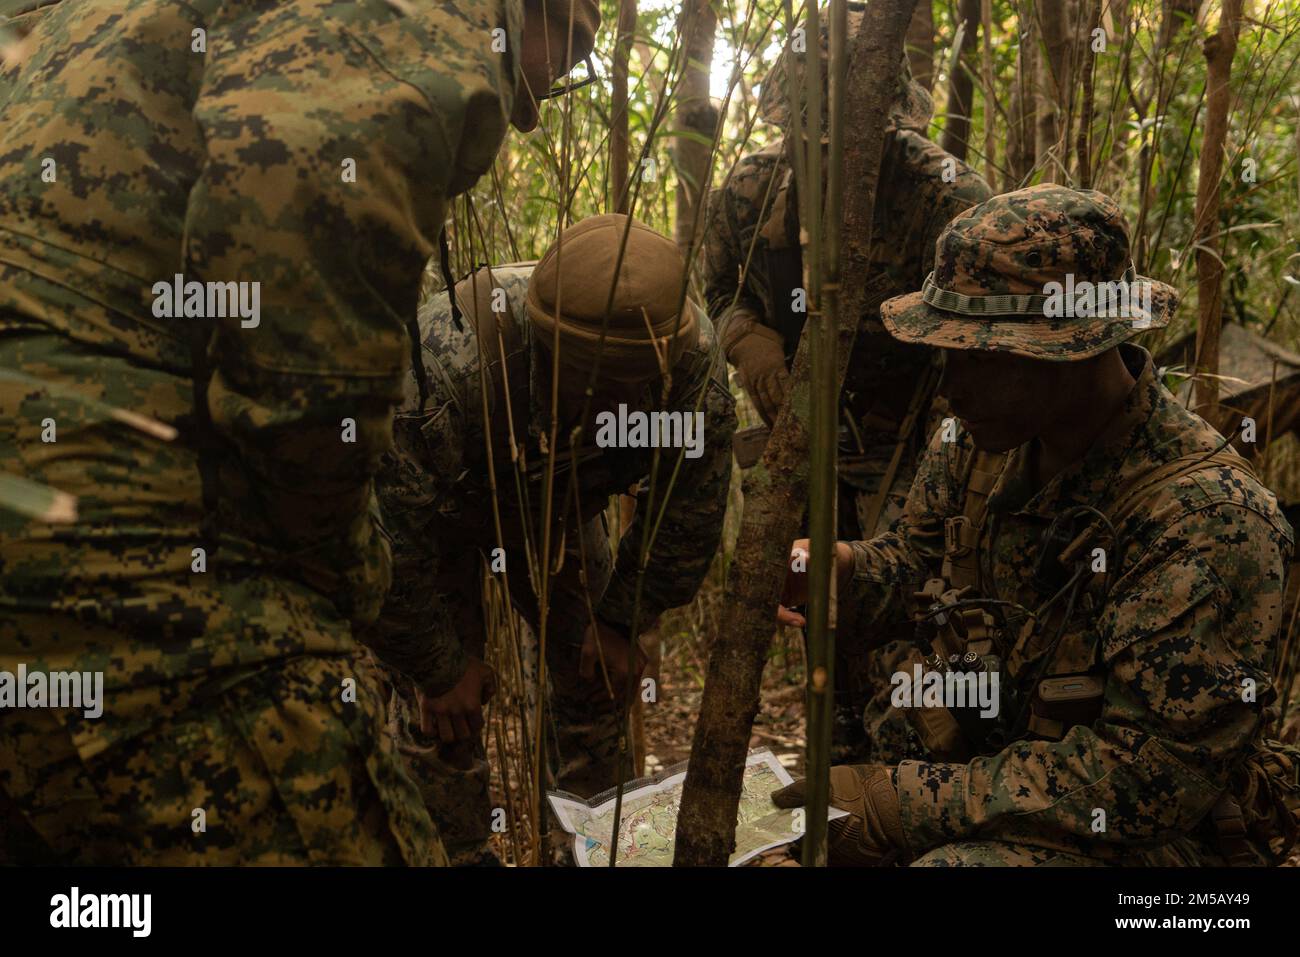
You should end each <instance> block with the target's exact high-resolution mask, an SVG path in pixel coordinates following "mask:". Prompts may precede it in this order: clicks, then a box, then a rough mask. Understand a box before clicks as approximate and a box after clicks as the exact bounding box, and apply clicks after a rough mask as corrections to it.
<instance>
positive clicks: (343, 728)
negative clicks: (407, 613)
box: [0, 656, 447, 866]
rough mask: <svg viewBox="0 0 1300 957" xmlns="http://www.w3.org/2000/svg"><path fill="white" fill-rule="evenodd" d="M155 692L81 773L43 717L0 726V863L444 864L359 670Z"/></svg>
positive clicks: (303, 669)
mask: <svg viewBox="0 0 1300 957" xmlns="http://www.w3.org/2000/svg"><path fill="white" fill-rule="evenodd" d="M348 680H351V681H355V682H356V689H355V695H356V696H355V700H354V701H347V700H345V698H344V695H343V693H342V689H343V688H344V685H345V682H346V681H348ZM169 690H170V694H171V699H170V700H167V699H163V700H162V701H161V702H158V700H157V698H156V696H155V698H154V701H155V703H159V704H160V705H161V712H162V713H163V714H164V715H165V716H166V719H167V720H166V722H165V723H160V724H159V725H157V726H155V727H151V728H149V729H148V730H146V731H144V732H142V733H140V734H138V735H136V736H134V737H132V738H130V739H129V740H125V741H123V742H121V743H120V744H119V745H118V746H117V747H114V748H113V749H111V750H110V751H108V752H107V753H106V754H104V755H103V756H101V757H100V758H99V759H97V760H96V761H95V762H93V764H91V765H90V767H91V769H92V770H93V776H92V775H89V774H87V764H86V762H84V761H83V760H82V757H81V755H80V754H79V753H78V751H77V749H76V747H75V746H74V745H73V743H72V742H71V741H70V740H69V739H68V737H67V735H66V733H64V732H63V729H62V727H61V719H60V717H59V715H58V713H57V712H54V711H51V710H47V709H23V710H20V711H15V712H13V713H11V714H10V715H8V716H6V718H5V720H4V721H0V782H2V784H3V786H2V787H0V820H2V821H3V826H4V833H3V840H0V864H10V865H12V864H29V865H30V864H76V865H90V866H109V865H114V866H121V865H140V864H146V865H158V866H190V865H197V864H203V865H225V866H229V865H252V864H255V865H278V866H284V865H290V864H315V865H334V866H338V865H392V864H398V865H400V864H433V865H440V864H446V863H447V858H446V855H445V854H444V853H443V850H442V847H441V845H440V844H439V841H438V834H437V832H436V831H435V830H434V828H433V825H432V824H431V823H430V821H429V818H428V815H427V814H426V813H425V811H424V808H423V807H422V806H421V804H420V801H419V796H418V795H417V793H416V790H415V787H414V786H413V785H412V783H411V782H410V780H409V779H408V778H407V777H406V776H405V774H404V773H403V772H402V767H401V764H400V763H399V761H398V760H397V759H396V757H395V755H394V753H393V747H392V744H391V743H390V742H389V741H388V740H386V738H385V736H384V735H383V733H382V731H381V728H380V714H379V712H380V710H381V707H382V706H381V702H382V700H383V698H382V693H381V691H380V689H379V688H378V686H376V685H375V684H374V683H373V678H371V677H370V675H369V673H368V672H366V671H365V670H363V669H358V668H354V667H353V666H352V664H351V663H350V662H349V661H348V660H347V659H344V658H322V657H312V656H302V657H297V658H291V659H289V660H287V661H285V662H284V663H283V664H282V666H281V667H277V668H256V669H255V668H247V669H237V670H233V671H226V672H223V673H222V674H221V675H220V676H219V677H216V678H214V679H212V680H204V679H188V680H185V681H182V682H177V683H174V684H172V685H171V686H169ZM106 713H107V712H106ZM196 812H197V813H196Z"/></svg>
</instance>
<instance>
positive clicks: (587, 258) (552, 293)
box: [527, 213, 700, 382]
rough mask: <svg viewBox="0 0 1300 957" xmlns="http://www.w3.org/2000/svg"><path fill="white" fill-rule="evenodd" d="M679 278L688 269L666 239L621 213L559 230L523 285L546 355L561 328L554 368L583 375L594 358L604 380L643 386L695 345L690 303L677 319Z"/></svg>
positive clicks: (694, 311) (696, 335)
mask: <svg viewBox="0 0 1300 957" xmlns="http://www.w3.org/2000/svg"><path fill="white" fill-rule="evenodd" d="M625 231H626V232H627V234H628V235H627V246H626V249H624V251H623V257H622V262H621V264H620V263H619V248H620V247H621V246H622V244H623V234H624V232H625ZM616 267H617V268H618V275H617V285H615V273H614V271H615V268H616ZM685 278H686V263H685V262H684V261H683V260H682V255H681V253H680V252H679V251H678V249H677V244H676V243H674V242H673V241H672V240H671V239H668V238H667V237H666V236H661V235H660V234H659V233H657V232H655V231H654V230H653V229H651V228H650V227H649V226H646V225H645V224H644V223H640V222H637V221H636V220H635V219H630V218H629V217H627V216H624V215H622V214H619V213H607V214H604V215H601V216H592V217H589V218H588V219H584V220H582V221H581V222H579V223H575V224H574V225H573V226H570V227H569V228H568V229H566V230H564V232H562V233H561V234H560V238H559V239H558V240H557V241H556V243H555V245H553V246H552V247H551V248H550V249H549V250H547V252H546V254H545V255H544V256H543V257H542V258H541V259H540V260H539V261H538V263H537V268H536V269H534V270H533V275H532V279H531V280H530V281H529V283H528V301H527V306H528V318H529V320H530V321H531V322H532V324H533V326H534V327H535V328H536V329H537V330H538V331H539V333H540V336H539V338H540V339H541V341H542V342H543V344H545V345H546V346H547V347H548V348H549V347H550V344H551V342H552V341H553V338H554V335H555V327H556V323H557V322H558V323H559V328H560V363H561V364H562V365H564V366H566V367H567V368H569V369H580V370H583V371H586V370H587V369H590V367H591V364H592V363H593V362H594V361H595V359H596V356H597V354H599V355H600V356H601V359H600V374H601V377H602V378H607V379H612V380H616V381H620V382H641V381H649V380H651V379H654V378H655V377H657V376H660V375H662V374H663V373H664V372H665V371H666V370H667V369H671V368H672V367H673V366H674V365H676V364H677V360H678V359H679V358H680V357H681V355H682V353H683V352H684V351H685V350H686V349H688V348H691V347H693V346H694V345H695V344H696V343H697V342H698V341H699V334H700V330H699V322H698V319H697V309H696V307H695V305H694V303H692V302H691V301H690V299H689V298H688V299H687V300H686V308H685V309H684V310H682V314H681V317H680V319H679V317H678V310H677V304H678V301H679V300H680V299H681V293H682V284H683V283H684V282H685ZM561 280H563V282H562V283H561ZM611 288H613V290H614V296H613V301H612V303H611V302H610V290H611ZM557 306H558V310H557ZM607 306H608V309H609V323H608V325H607V326H605V335H604V341H603V343H602V341H601V326H602V325H603V324H604V320H605V312H606V307H607Z"/></svg>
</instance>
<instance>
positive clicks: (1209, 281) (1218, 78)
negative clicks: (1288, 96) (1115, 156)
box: [1193, 0, 1242, 418]
mask: <svg viewBox="0 0 1300 957" xmlns="http://www.w3.org/2000/svg"><path fill="white" fill-rule="evenodd" d="M1241 7H1242V0H1224V3H1223V9H1222V12H1221V14H1220V20H1219V30H1218V32H1217V33H1214V34H1212V35H1210V36H1208V37H1206V38H1205V46H1204V50H1205V87H1206V89H1205V138H1204V139H1203V140H1202V141H1201V169H1200V176H1199V179H1198V181H1197V184H1196V231H1195V233H1194V234H1193V235H1194V236H1195V241H1196V244H1197V245H1198V246H1199V247H1200V248H1198V249H1197V250H1196V299H1197V306H1198V310H1197V312H1198V315H1197V326H1196V371H1197V373H1201V374H1200V375H1198V376H1197V379H1196V411H1197V412H1198V413H1199V414H1200V415H1202V416H1205V417H1206V418H1214V416H1215V414H1216V413H1217V412H1218V409H1219V381H1218V379H1216V378H1214V376H1217V375H1218V373H1219V329H1220V326H1221V325H1222V316H1223V262H1222V260H1221V259H1220V257H1219V250H1220V249H1221V248H1222V247H1223V240H1222V239H1220V238H1218V237H1216V236H1215V234H1216V233H1218V232H1219V203H1220V188H1221V186H1222V180H1223V152H1224V144H1225V142H1226V140H1227V136H1228V110H1229V107H1230V106H1231V104H1232V88H1231V85H1230V81H1231V79H1232V57H1233V54H1234V53H1236V52H1237V30H1238V29H1239V28H1240V26H1241ZM1206 374H1208V375H1206Z"/></svg>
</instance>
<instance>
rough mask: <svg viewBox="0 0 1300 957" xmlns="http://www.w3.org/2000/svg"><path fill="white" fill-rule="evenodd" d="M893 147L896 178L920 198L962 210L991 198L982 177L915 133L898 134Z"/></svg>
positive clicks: (907, 131)
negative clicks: (895, 152)
mask: <svg viewBox="0 0 1300 957" xmlns="http://www.w3.org/2000/svg"><path fill="white" fill-rule="evenodd" d="M895 143H896V146H895V148H896V149H897V150H898V163H897V164H896V166H895V168H896V169H897V170H898V175H899V177H900V178H902V179H904V180H906V181H907V183H908V184H909V185H910V186H911V187H912V188H913V189H915V190H919V191H920V192H919V196H920V198H925V197H930V198H931V199H932V201H933V202H935V203H936V204H941V205H944V206H945V207H946V208H954V209H956V208H957V207H961V209H966V208H968V207H970V206H975V205H977V204H979V203H982V202H984V201H985V200H986V199H988V198H989V197H991V196H992V195H993V190H992V189H990V188H989V184H988V183H987V182H985V181H984V177H983V176H981V175H980V174H979V173H977V172H975V170H973V169H972V168H971V167H970V166H968V165H967V164H966V163H965V162H963V161H962V160H959V159H958V158H957V157H955V156H953V155H952V154H951V153H949V152H948V151H947V150H945V149H944V148H943V147H941V146H940V145H939V144H938V143H936V142H934V141H933V140H931V139H928V138H926V137H925V136H922V135H921V134H920V133H918V132H916V131H915V130H899V131H898V132H897V133H896V134H895ZM916 198H917V197H916V196H914V197H913V200H915V199H916ZM958 211H960V210H958Z"/></svg>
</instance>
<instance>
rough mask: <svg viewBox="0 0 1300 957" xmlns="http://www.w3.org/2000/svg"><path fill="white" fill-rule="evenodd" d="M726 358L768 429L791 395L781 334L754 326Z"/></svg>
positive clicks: (765, 327)
mask: <svg viewBox="0 0 1300 957" xmlns="http://www.w3.org/2000/svg"><path fill="white" fill-rule="evenodd" d="M727 358H728V359H729V360H730V361H731V364H732V365H734V366H735V367H736V371H738V372H739V373H740V384H741V385H742V386H743V387H744V389H745V392H746V393H747V394H748V395H749V399H750V401H751V402H753V403H754V408H756V409H758V414H759V415H761V416H762V417H763V422H764V423H766V424H767V425H768V426H771V425H772V424H773V423H774V422H775V421H776V417H777V416H778V415H780V414H781V407H782V406H783V405H785V397H786V395H788V394H789V392H790V373H789V372H788V371H787V370H786V367H785V347H784V345H783V344H782V340H781V334H780V333H778V332H777V331H776V330H775V329H769V328H768V327H767V326H761V325H758V324H757V323H755V324H754V325H753V327H752V328H751V329H750V330H749V332H747V333H746V334H745V335H743V336H741V337H740V338H739V339H738V340H736V342H735V343H734V344H733V345H732V347H731V350H730V352H729V353H728V355H727Z"/></svg>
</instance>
